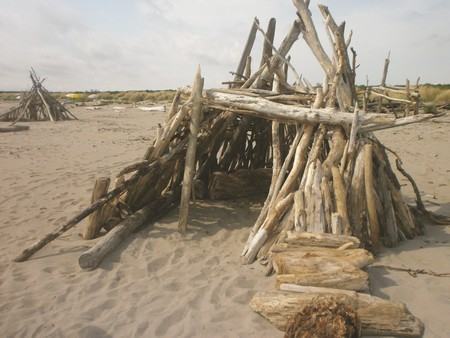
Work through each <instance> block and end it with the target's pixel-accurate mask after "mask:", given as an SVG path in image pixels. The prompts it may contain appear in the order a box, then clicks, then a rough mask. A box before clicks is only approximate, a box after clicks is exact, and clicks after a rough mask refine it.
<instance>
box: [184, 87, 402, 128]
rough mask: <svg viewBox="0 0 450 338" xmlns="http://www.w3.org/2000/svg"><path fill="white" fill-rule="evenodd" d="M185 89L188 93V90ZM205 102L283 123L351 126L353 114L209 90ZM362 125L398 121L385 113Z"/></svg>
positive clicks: (363, 117)
mask: <svg viewBox="0 0 450 338" xmlns="http://www.w3.org/2000/svg"><path fill="white" fill-rule="evenodd" d="M183 90H186V91H189V90H190V89H188V88H185V89H183ZM205 96H206V99H207V100H208V102H209V103H210V104H212V105H215V106H222V107H223V108H228V109H231V110H233V109H239V110H240V111H239V112H240V113H242V114H245V115H249V116H255V117H262V118H266V119H269V120H272V121H278V122H282V123H325V124H330V125H344V126H350V125H351V123H352V121H353V118H354V114H353V113H346V112H338V111H335V110H334V109H332V108H327V109H313V108H306V107H298V106H288V105H284V104H280V103H276V102H271V101H269V100H266V99H263V98H257V97H249V96H246V95H245V94H244V93H242V94H241V95H237V94H228V93H223V92H218V91H216V90H213V89H211V90H206V92H205ZM358 121H359V123H360V125H368V124H375V125H383V126H390V125H393V124H394V123H395V121H396V119H395V117H393V116H387V115H386V114H360V115H359V117H358Z"/></svg>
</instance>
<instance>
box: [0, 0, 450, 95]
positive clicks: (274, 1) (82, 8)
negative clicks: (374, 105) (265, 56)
mask: <svg viewBox="0 0 450 338" xmlns="http://www.w3.org/2000/svg"><path fill="white" fill-rule="evenodd" d="M318 3H319V2H317V1H314V0H312V1H311V5H310V8H311V10H312V13H313V19H314V21H315V23H316V28H317V30H318V31H323V30H324V26H323V20H322V16H321V15H320V13H319V12H318V10H317V4H318ZM320 3H323V4H325V5H327V6H328V7H329V9H330V11H331V13H332V15H333V17H334V18H335V20H336V21H337V22H338V23H340V22H342V21H346V30H347V33H348V32H349V31H350V30H353V39H352V43H351V46H352V47H353V48H354V49H355V50H356V52H357V54H358V58H357V63H358V64H360V67H359V68H358V70H357V82H358V83H360V84H364V83H365V82H366V77H368V79H369V83H370V84H379V82H380V80H381V73H382V70H383V64H384V59H385V58H386V57H387V55H388V53H389V51H390V52H391V64H390V71H389V74H388V83H390V84H398V83H404V81H405V80H406V79H407V78H408V79H410V80H411V81H416V80H417V78H418V77H420V78H421V83H450V19H449V18H450V1H448V0H427V1H424V0H377V1H373V0H372V1H369V0H345V1H344V0H323V1H320ZM0 4H1V7H0V43H1V48H0V90H26V89H27V88H29V87H30V80H29V78H28V72H29V69H30V67H33V68H34V69H35V71H36V72H37V73H38V75H40V76H42V77H46V78H47V79H46V82H45V86H46V88H47V89H49V90H51V91H76V90H79V91H84V90H102V91H104V90H133V89H134V90H145V89H149V90H156V89H176V88H177V87H180V86H184V85H186V84H190V83H191V82H192V79H193V76H194V73H195V70H196V67H197V65H200V66H201V68H202V75H203V76H204V77H205V87H206V88H212V87H220V86H222V85H221V82H222V81H226V80H230V79H231V78H232V76H231V75H230V74H229V72H230V71H234V70H235V69H236V67H237V64H238V62H239V59H240V55H241V52H242V50H243V47H244V45H245V42H246V40H247V35H248V32H249V29H250V26H251V24H252V21H253V18H254V17H257V18H258V19H259V21H260V23H261V26H262V27H263V28H264V29H265V28H266V27H267V24H268V22H269V19H270V18H271V17H275V18H276V19H277V29H276V35H275V45H276V46H278V45H279V43H280V42H281V40H282V39H283V38H284V36H285V35H286V33H287V32H288V30H289V28H290V26H291V25H292V22H293V21H294V20H295V18H296V10H295V7H294V5H293V4H292V1H291V0H227V1H214V0H108V1H100V0H77V1H69V0H33V1H31V0H0ZM322 37H323V39H322V43H323V45H325V46H326V45H328V40H327V39H326V36H324V35H322ZM262 40H263V38H262V36H261V34H259V33H258V36H257V41H259V42H257V44H256V45H255V47H254V53H253V57H254V64H253V69H256V67H257V65H259V62H260V57H261V55H260V53H261V48H260V45H261V42H262ZM291 56H292V58H293V59H292V60H293V64H294V67H295V68H296V70H297V72H298V73H299V74H302V75H303V76H304V77H306V78H307V79H308V80H309V81H310V82H311V83H313V84H316V83H319V82H322V79H323V72H322V71H321V69H320V67H319V66H318V64H317V62H316V60H315V59H314V58H313V57H312V56H311V52H310V51H309V50H308V48H307V47H306V45H305V43H304V42H303V40H301V39H300V40H298V41H297V42H296V44H295V45H294V47H293V49H292V51H291ZM291 79H292V77H291Z"/></svg>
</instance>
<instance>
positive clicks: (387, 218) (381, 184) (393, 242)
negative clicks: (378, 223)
mask: <svg viewBox="0 0 450 338" xmlns="http://www.w3.org/2000/svg"><path fill="white" fill-rule="evenodd" d="M377 188H378V190H379V195H380V198H381V203H382V204H383V207H382V209H381V212H382V216H383V217H384V222H383V224H382V226H383V229H384V234H383V244H384V245H385V246H386V247H389V248H392V247H395V246H397V244H398V230H397V221H396V220H395V211H394V205H393V203H392V198H391V192H390V191H389V189H388V186H387V182H386V176H385V175H384V166H382V165H380V166H379V167H378V173H377Z"/></svg>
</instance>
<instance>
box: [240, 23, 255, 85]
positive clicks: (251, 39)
mask: <svg viewBox="0 0 450 338" xmlns="http://www.w3.org/2000/svg"><path fill="white" fill-rule="evenodd" d="M257 22H258V21H257V20H256V19H255V20H254V21H253V24H252V28H251V29H250V33H249V35H248V38H247V43H246V44H245V48H244V51H243V52H242V56H241V61H239V65H238V67H237V69H236V75H235V78H234V81H236V82H237V81H240V80H242V78H241V76H243V75H244V70H245V65H246V63H247V57H248V56H249V55H250V53H251V51H252V48H253V44H254V43H255V39H256V31H257Z"/></svg>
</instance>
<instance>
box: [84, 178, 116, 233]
mask: <svg viewBox="0 0 450 338" xmlns="http://www.w3.org/2000/svg"><path fill="white" fill-rule="evenodd" d="M110 183H111V179H110V178H109V177H100V178H98V179H97V180H96V181H95V185H94V190H93V191H92V199H91V204H92V203H94V202H95V201H97V200H99V199H100V198H102V197H104V196H105V195H106V194H107V193H108V189H109V185H110ZM105 206H107V204H105V205H104V206H103V207H102V208H100V209H99V210H97V211H94V212H93V213H92V214H91V215H90V216H89V220H88V222H87V224H86V227H85V228H84V233H83V238H84V239H92V238H95V236H96V235H97V234H98V233H99V231H100V229H101V228H102V225H103V223H105V222H106V221H107V218H106V217H105V216H104V215H105V214H104V213H103V211H104V209H105ZM105 218H106V219H105Z"/></svg>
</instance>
